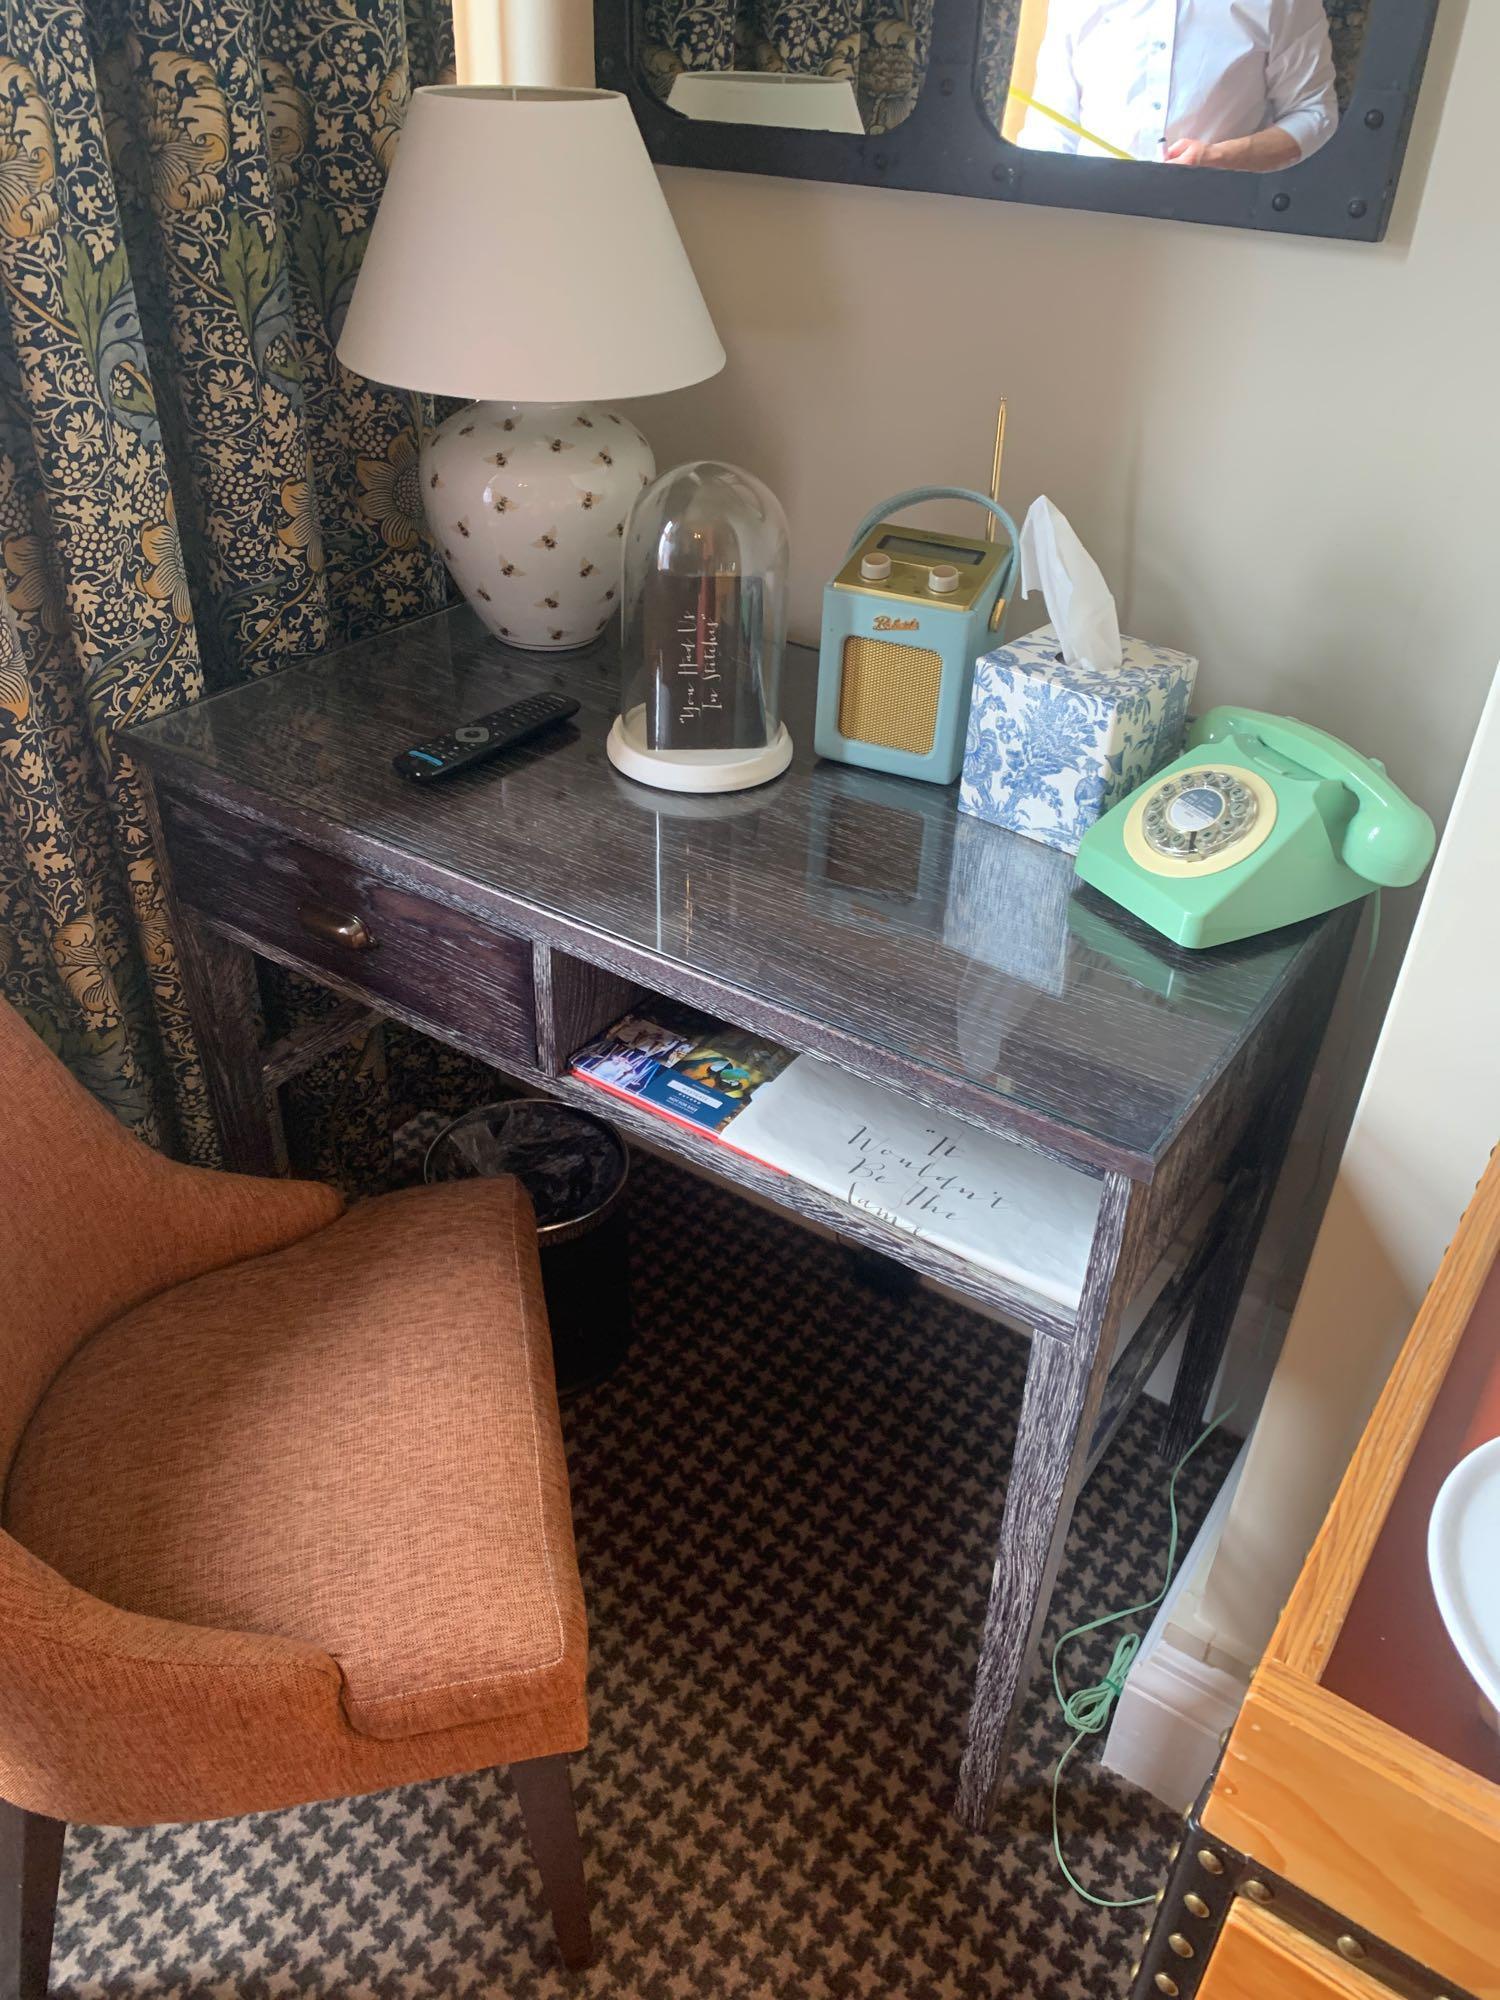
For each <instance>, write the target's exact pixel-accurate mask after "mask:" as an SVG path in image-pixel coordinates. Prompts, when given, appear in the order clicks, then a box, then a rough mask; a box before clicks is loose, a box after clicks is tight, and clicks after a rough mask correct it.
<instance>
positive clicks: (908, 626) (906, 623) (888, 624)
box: [875, 613, 922, 632]
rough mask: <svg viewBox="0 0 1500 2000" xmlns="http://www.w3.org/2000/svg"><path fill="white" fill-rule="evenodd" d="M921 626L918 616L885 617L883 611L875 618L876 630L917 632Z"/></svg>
mask: <svg viewBox="0 0 1500 2000" xmlns="http://www.w3.org/2000/svg"><path fill="white" fill-rule="evenodd" d="M921 626H922V621H921V620H920V619H919V618H887V617H886V616H885V614H884V613H882V614H881V616H880V617H879V618H877V619H876V620H875V630H876V631H877V632H919V631H920V630H921Z"/></svg>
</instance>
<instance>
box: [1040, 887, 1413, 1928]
mask: <svg viewBox="0 0 1500 2000" xmlns="http://www.w3.org/2000/svg"><path fill="white" fill-rule="evenodd" d="M1370 905H1371V907H1370V940H1369V944H1368V945H1367V947H1366V949H1365V962H1364V964H1363V965H1362V966H1361V968H1360V974H1359V984H1358V985H1357V986H1356V988H1355V991H1354V1001H1353V1005H1352V1007H1351V1010H1350V1011H1351V1012H1352V1013H1355V1014H1357V1013H1358V1012H1359V1008H1360V1004H1361V1002H1362V1001H1363V999H1364V994H1365V982H1366V981H1367V980H1368V979H1369V976H1370V967H1371V966H1372V965H1373V964H1374V962H1375V949H1376V946H1377V945H1378V944H1379V942H1380V915H1381V895H1380V891H1379V889H1377V890H1376V891H1375V893H1374V895H1373V896H1372V897H1371V898H1370ZM1348 1055H1349V1038H1347V1037H1346V1039H1345V1045H1344V1057H1343V1060H1342V1061H1341V1062H1340V1064H1339V1067H1338V1070H1337V1073H1336V1074H1335V1077H1334V1081H1333V1086H1332V1089H1331V1090H1330V1093H1329V1094H1330V1098H1331V1099H1332V1101H1333V1103H1334V1104H1337V1102H1338V1097H1339V1093H1340V1090H1341V1088H1342V1085H1343V1079H1344V1071H1345V1069H1346V1067H1347V1065H1348ZM1327 1146H1328V1131H1327V1129H1325V1131H1324V1133H1323V1137H1322V1141H1321V1143H1320V1145H1319V1147H1318V1157H1317V1160H1316V1161H1315V1162H1314V1164H1313V1172H1312V1184H1313V1186H1314V1187H1316V1186H1317V1185H1318V1183H1319V1181H1321V1179H1322V1177H1323V1158H1324V1153H1325V1151H1326V1149H1327ZM1291 1255H1292V1250H1291V1246H1288V1249H1287V1254H1286V1255H1285V1256H1284V1257H1283V1258H1282V1260H1281V1264H1280V1267H1279V1268H1278V1270H1277V1272H1276V1277H1275V1281H1274V1282H1273V1283H1272V1285H1271V1286H1270V1287H1269V1288H1268V1291H1269V1296H1268V1298H1267V1302H1266V1310H1265V1314H1264V1317H1263V1318H1262V1320H1261V1327H1260V1341H1259V1347H1260V1349H1261V1350H1264V1347H1265V1339H1266V1333H1267V1331H1268V1329H1269V1327H1270V1324H1271V1299H1273V1298H1274V1297H1275V1294H1276V1290H1277V1287H1278V1286H1279V1285H1280V1282H1281V1280H1282V1279H1283V1278H1284V1277H1285V1276H1286V1271H1287V1266H1288V1264H1289V1262H1290V1260H1291ZM1238 1407H1239V1405H1238V1402H1234V1403H1231V1404H1230V1405H1229V1407H1228V1408H1227V1409H1226V1410H1223V1411H1221V1412H1220V1414H1219V1415H1218V1416H1216V1417H1215V1418H1214V1420H1213V1422H1212V1423H1211V1424H1210V1425H1209V1426H1208V1428H1207V1429H1206V1430H1204V1431H1203V1432H1201V1433H1200V1434H1199V1436H1198V1437H1197V1438H1195V1439H1194V1441H1193V1442H1192V1444H1190V1445H1189V1446H1188V1448H1187V1450H1186V1451H1185V1452H1184V1453H1183V1454H1182V1456H1181V1458H1179V1459H1178V1461H1177V1463H1176V1464H1175V1465H1174V1466H1173V1467H1172V1477H1171V1478H1170V1479H1169V1480H1168V1481H1167V1506H1168V1509H1169V1511H1170V1513H1171V1517H1172V1532H1171V1534H1170V1536H1169V1537H1168V1540H1167V1573H1166V1575H1165V1577H1163V1579H1162V1586H1161V1589H1160V1590H1159V1591H1157V1593H1156V1595H1155V1596H1154V1597H1148V1598H1147V1599H1146V1600H1145V1602H1144V1603H1142V1604H1132V1605H1130V1606H1128V1607H1127V1609H1126V1610H1124V1611H1109V1612H1106V1613H1105V1615H1104V1617H1102V1618H1091V1619H1090V1620H1089V1621H1088V1623H1087V1624H1086V1625H1075V1626H1074V1627H1073V1629H1072V1631H1071V1632H1064V1633H1063V1635H1062V1637H1061V1638H1060V1639H1059V1640H1058V1642H1057V1644H1056V1645H1055V1646H1054V1647H1053V1648H1052V1692H1053V1693H1054V1694H1055V1695H1056V1696H1057V1705H1058V1707H1059V1708H1060V1709H1061V1710H1062V1718H1063V1721H1064V1722H1065V1723H1066V1724H1067V1726H1068V1728H1069V1729H1071V1730H1072V1731H1073V1732H1074V1734H1073V1741H1072V1742H1071V1743H1070V1744H1069V1745H1068V1747H1067V1749H1066V1750H1064V1751H1063V1753H1062V1755H1061V1756H1060V1757H1059V1758H1058V1760H1057V1763H1056V1765H1055V1766H1054V1767H1053V1771H1052V1853H1053V1856H1054V1858H1055V1859H1056V1862H1057V1865H1058V1867H1059V1869H1061V1871H1062V1876H1063V1880H1064V1881H1065V1882H1066V1883H1067V1885H1068V1887H1069V1888H1070V1889H1072V1890H1073V1891H1074V1893H1075V1894H1076V1895H1079V1896H1082V1898H1083V1900H1084V1901H1085V1902H1086V1903H1092V1904H1093V1906H1094V1908H1095V1909H1096V1910H1135V1909H1139V1908H1140V1907H1141V1905H1142V1904H1144V1903H1154V1902H1155V1901H1156V1897H1155V1896H1154V1895H1150V1896H1126V1897H1124V1898H1122V1899H1113V1898H1111V1897H1108V1896H1096V1895H1095V1894H1094V1893H1093V1891H1092V1890H1091V1889H1085V1888H1084V1886H1083V1884H1082V1883H1081V1882H1080V1881H1079V1880H1078V1877H1077V1876H1076V1875H1075V1874H1074V1873H1073V1871H1072V1869H1071V1868H1070V1867H1069V1866H1068V1864H1067V1861H1066V1859H1065V1858H1064V1856H1063V1851H1062V1832H1061V1829H1060V1828H1059V1825H1058V1801H1057V1794H1058V1788H1059V1786H1060V1785H1061V1783H1062V1774H1063V1772H1064V1770H1065V1769H1066V1768H1067V1764H1068V1760H1069V1759H1070V1758H1071V1757H1072V1755H1073V1753H1074V1751H1075V1750H1076V1749H1077V1748H1078V1746H1079V1744H1080V1743H1082V1742H1083V1740H1084V1738H1085V1737H1087V1736H1099V1735H1102V1733H1103V1732H1104V1731H1105V1730H1106V1729H1107V1728H1108V1727H1109V1720H1110V1717H1111V1716H1112V1715H1113V1714H1114V1710H1115V1703H1116V1702H1117V1701H1118V1700H1119V1699H1120V1696H1121V1695H1122V1694H1123V1693H1124V1692H1125V1683H1126V1681H1127V1680H1129V1678H1130V1670H1131V1668H1132V1667H1133V1666H1134V1665H1135V1660H1136V1655H1137V1654H1138V1653H1139V1652H1140V1650H1141V1635H1140V1634H1139V1633H1138V1632H1127V1633H1126V1634H1125V1637H1124V1638H1123V1639H1121V1640H1120V1642H1119V1644H1118V1645H1117V1646H1116V1647H1115V1651H1114V1657H1113V1659H1111V1661H1110V1663H1109V1671H1108V1672H1107V1673H1106V1674H1105V1676H1104V1678H1103V1680H1101V1681H1096V1682H1095V1683H1094V1685H1093V1686H1092V1687H1084V1688H1076V1689H1075V1690H1074V1691H1073V1693H1072V1694H1064V1693H1063V1686H1062V1675H1061V1674H1060V1673H1059V1671H1058V1661H1059V1659H1060V1658H1061V1657H1062V1650H1063V1647H1064V1646H1067V1645H1070V1644H1071V1643H1072V1642H1073V1640H1074V1639H1083V1638H1087V1636H1088V1634H1089V1633H1090V1632H1102V1631H1104V1630H1105V1629H1106V1627H1108V1626H1110V1625H1118V1624H1119V1623H1120V1622H1121V1620H1122V1619H1125V1618H1134V1617H1136V1616H1137V1615H1138V1614H1139V1613H1140V1612H1142V1611H1154V1610H1155V1609H1156V1607H1157V1605H1158V1604H1160V1603H1161V1601H1162V1599H1163V1598H1164V1597H1165V1596H1166V1594H1167V1592H1168V1591H1169V1590H1170V1589H1171V1587H1172V1578H1173V1576H1174V1575H1175V1573H1176V1569H1177V1544H1178V1541H1179V1539H1180V1524H1179V1522H1178V1518H1177V1481H1178V1480H1179V1478H1180V1477H1181V1476H1182V1472H1183V1468H1184V1467H1185V1466H1186V1465H1187V1463H1188V1461H1189V1460H1190V1459H1191V1458H1192V1457H1193V1456H1194V1455H1195V1454H1196V1453H1197V1452H1199V1451H1201V1450H1202V1448H1203V1447H1204V1445H1206V1444H1207V1443H1208V1441H1209V1439H1210V1438H1211V1437H1212V1436H1213V1434H1214V1432H1215V1431H1216V1430H1218V1429H1219V1427H1220V1425H1222V1424H1225V1423H1227V1422H1228V1421H1229V1419H1230V1418H1231V1417H1232V1416H1233V1415H1234V1413H1235V1410H1236V1409H1237V1408H1238Z"/></svg>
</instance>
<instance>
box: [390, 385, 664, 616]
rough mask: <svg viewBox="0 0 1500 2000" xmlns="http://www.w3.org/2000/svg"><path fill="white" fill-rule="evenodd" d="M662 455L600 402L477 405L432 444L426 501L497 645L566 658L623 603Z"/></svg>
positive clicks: (427, 441) (432, 523) (425, 455)
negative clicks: (627, 554)
mask: <svg viewBox="0 0 1500 2000" xmlns="http://www.w3.org/2000/svg"><path fill="white" fill-rule="evenodd" d="M655 473H656V461H655V459H654V458H653V457H652V455H651V447H650V445H649V444H647V442H646V440H645V439H644V438H643V437H642V436H641V434H640V432H639V431H638V430H637V429H636V427H635V425H634V424H633V423H631V422H630V420H629V419H628V418H627V417H622V416H619V415H618V414H617V413H616V412H615V411H613V410H606V409H601V407H600V406H599V405H598V404H597V403H471V404H470V405H469V406H468V407H467V408H466V409H462V410H457V411H455V412H454V414H453V415H452V416H451V417H449V418H448V420H447V422H446V423H442V424H439V425H438V427H437V429H436V430H434V431H429V432H428V434H427V436H426V437H425V438H424V440H423V443H422V459H421V479H422V501H423V505H424V506H425V507H426V510H427V522H428V526H429V527H430V528H431V530H432V534H433V538H434V540H435V541H436V542H437V545H438V547H439V548H440V549H441V550H442V553H443V560H444V562H446V563H447V565H448V568H449V570H450V571H451V573H452V576H453V580H454V582H455V583H456V584H457V585H458V587H459V589H460V590H461V591H462V592H463V594H464V596H465V597H466V598H467V599H468V600H469V602H470V604H472V605H473V607H474V609H475V610H476V611H477V612H478V613H479V615H480V617H481V618H482V619H483V620H484V622H485V624H486V625H488V627H489V628H490V630H491V631H492V632H493V633H494V634H495V636H496V638H498V639H503V640H505V642H506V644H507V645H510V646H527V647H533V648H535V649H536V650H538V651H541V652H565V651H567V650H568V649H569V648H572V647H576V646H587V645H588V644H589V643H590V641H592V640H594V639H597V638H598V636H599V634H600V633H601V632H602V631H603V630H604V628H605V626H606V625H607V624H608V623H609V621H610V619H611V618H613V617H614V615H615V613H616V611H617V610H618V608H619V603H620V552H621V549H622V547H623V546H624V534H625V519H626V516H627V515H628V514H629V512H630V509H631V506H632V504H633V503H634V500H635V496H636V495H637V494H638V493H639V492H640V490H641V488H642V487H643V486H646V485H648V484H649V483H650V481H651V480H652V479H653V478H654V477H655Z"/></svg>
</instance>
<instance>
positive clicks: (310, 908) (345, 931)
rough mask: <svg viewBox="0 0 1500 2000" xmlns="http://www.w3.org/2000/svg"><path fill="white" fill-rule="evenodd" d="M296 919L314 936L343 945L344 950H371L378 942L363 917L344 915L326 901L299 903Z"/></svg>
mask: <svg viewBox="0 0 1500 2000" xmlns="http://www.w3.org/2000/svg"><path fill="white" fill-rule="evenodd" d="M297 921H298V923H299V924H301V926H302V928H303V929H304V930H307V931H311V932H312V934H313V936H314V937H320V938H322V939H323V940H324V942H325V943H326V944H339V945H343V947H344V948H345V950H346V951H373V950H374V949H375V947H376V945H377V944H379V942H380V940H379V938H378V937H376V935H375V933H374V931H372V930H371V929H370V926H369V925H368V924H367V923H366V922H365V920H364V918H363V917H350V916H345V915H343V914H341V912H339V911H338V910H330V909H329V908H328V906H327V904H326V903H299V904H298V905H297Z"/></svg>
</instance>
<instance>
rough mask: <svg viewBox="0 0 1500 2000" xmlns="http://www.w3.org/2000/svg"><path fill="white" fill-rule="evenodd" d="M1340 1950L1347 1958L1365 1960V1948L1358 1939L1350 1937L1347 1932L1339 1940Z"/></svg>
mask: <svg viewBox="0 0 1500 2000" xmlns="http://www.w3.org/2000/svg"><path fill="white" fill-rule="evenodd" d="M1339 1950H1340V1951H1341V1952H1342V1953H1343V1955H1344V1957H1345V1958H1363V1957H1364V1955H1365V1948H1364V1946H1363V1945H1362V1944H1361V1943H1360V1941H1359V1939H1358V1938H1357V1937H1350V1936H1349V1934H1348V1932H1347V1931H1346V1932H1345V1933H1344V1935H1343V1936H1342V1937H1341V1938H1340V1939H1339Z"/></svg>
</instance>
